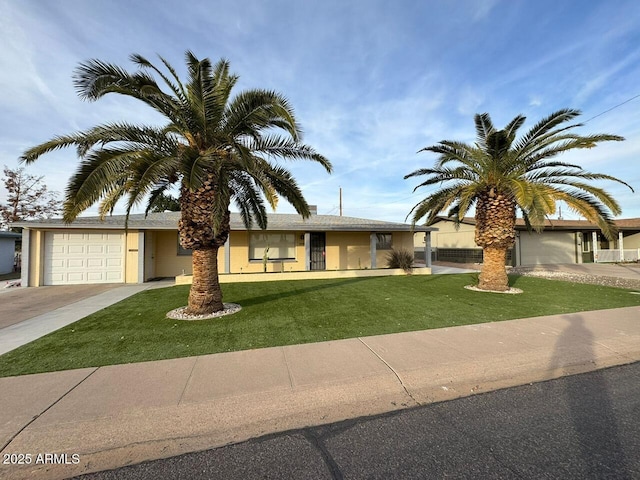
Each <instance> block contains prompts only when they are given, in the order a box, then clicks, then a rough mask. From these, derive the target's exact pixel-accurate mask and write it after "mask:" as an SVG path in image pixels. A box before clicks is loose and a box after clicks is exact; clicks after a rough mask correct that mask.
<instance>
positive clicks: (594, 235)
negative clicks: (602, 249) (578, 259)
mask: <svg viewBox="0 0 640 480" xmlns="http://www.w3.org/2000/svg"><path fill="white" fill-rule="evenodd" d="M591 240H592V243H593V263H598V232H591Z"/></svg>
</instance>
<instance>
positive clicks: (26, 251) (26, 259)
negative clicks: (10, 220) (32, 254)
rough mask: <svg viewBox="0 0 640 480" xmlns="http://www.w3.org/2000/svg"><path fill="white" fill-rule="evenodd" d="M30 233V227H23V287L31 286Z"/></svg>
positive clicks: (21, 277)
mask: <svg viewBox="0 0 640 480" xmlns="http://www.w3.org/2000/svg"><path fill="white" fill-rule="evenodd" d="M30 234H31V230H29V229H28V228H23V229H22V253H21V255H22V257H21V260H20V261H21V262H22V266H21V268H22V270H21V271H20V272H21V273H20V284H21V285H22V286H23V287H29V286H30V285H29V260H30V259H29V251H30V246H29V239H30Z"/></svg>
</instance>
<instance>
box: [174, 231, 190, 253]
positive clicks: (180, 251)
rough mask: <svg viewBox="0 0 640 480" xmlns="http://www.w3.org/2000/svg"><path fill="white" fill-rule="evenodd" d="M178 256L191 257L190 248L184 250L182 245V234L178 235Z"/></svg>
mask: <svg viewBox="0 0 640 480" xmlns="http://www.w3.org/2000/svg"><path fill="white" fill-rule="evenodd" d="M177 238H178V256H188V255H191V249H190V248H182V245H180V234H179V233H178V237H177Z"/></svg>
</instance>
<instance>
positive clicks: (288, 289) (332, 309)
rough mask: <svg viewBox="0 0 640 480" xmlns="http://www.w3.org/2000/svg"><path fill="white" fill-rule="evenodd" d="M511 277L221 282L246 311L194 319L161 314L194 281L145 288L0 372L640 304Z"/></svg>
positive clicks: (620, 294)
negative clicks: (507, 289)
mask: <svg viewBox="0 0 640 480" xmlns="http://www.w3.org/2000/svg"><path fill="white" fill-rule="evenodd" d="M511 280H512V285H513V286H516V287H518V288H521V289H523V290H524V291H525V292H524V293H523V294H521V295H502V294H492V293H479V292H473V291H469V290H465V289H464V288H463V287H464V285H469V284H471V283H473V276H472V275H470V274H468V275H434V276H407V277H402V276H401V277H377V278H353V279H338V280H298V281H282V282H261V283H236V284H225V285H223V291H224V299H225V301H226V302H234V303H239V304H240V305H242V311H240V312H239V313H236V314H234V315H230V316H226V317H221V318H218V319H213V320H203V321H193V322H187V321H176V320H169V319H167V318H165V313H166V312H168V311H169V310H172V309H174V308H177V307H180V306H182V305H185V303H186V299H187V295H188V290H189V286H176V287H169V288H162V289H155V290H147V291H144V292H142V293H139V294H137V295H135V296H133V297H130V298H128V299H126V300H123V301H122V302H119V303H117V304H115V305H113V306H111V307H108V308H105V309H104V310H101V311H99V312H97V313H95V314H93V315H90V316H88V317H86V318H84V319H82V320H80V321H78V322H76V323H74V324H72V325H69V326H67V327H65V328H62V329H60V330H58V331H56V332H53V333H51V334H49V335H47V336H45V337H43V338H41V339H38V340H36V341H34V342H32V343H30V344H28V345H24V346H23V347H20V348H18V349H16V350H14V351H11V352H9V353H7V354H5V355H2V356H0V376H10V375H22V374H27V373H37V372H48V371H56V370H67V369H71V368H81V367H91V366H102V365H112V364H118V363H130V362H141V361H146V360H159V359H165V358H176V357H186V356H191V355H204V354H209V353H218V352H228V351H234V350H246V349H252V348H263V347H271V346H277V345H291V344H299V343H307V342H319V341H325V340H334V339H342V338H351V337H359V336H368V335H380V334H385V333H394V332H405V331H412V330H423V329H430V328H441V327H450V326H456V325H467V324H474V323H483V322H491V321H499V320H509V319H514V318H524V317H533V316H539V315H551V314H559V313H569V312H578V311H584V310H597V309H606V308H616V307H626V306H633V305H640V295H633V294H630V293H629V292H630V291H629V290H624V289H619V288H612V287H603V286H597V285H584V284H576V283H567V282H560V281H552V280H544V279H540V278H532V277H514V278H512V279H511Z"/></svg>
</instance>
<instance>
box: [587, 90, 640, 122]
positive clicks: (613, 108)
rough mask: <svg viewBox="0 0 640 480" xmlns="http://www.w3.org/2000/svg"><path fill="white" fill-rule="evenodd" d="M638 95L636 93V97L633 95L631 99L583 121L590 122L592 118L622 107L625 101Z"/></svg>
mask: <svg viewBox="0 0 640 480" xmlns="http://www.w3.org/2000/svg"><path fill="white" fill-rule="evenodd" d="M638 97H640V94H638V95H636V96H634V97H631V98H630V99H628V100H625V101H624V102H622V103H619V104H618V105H616V106H615V107H611V108H610V109H608V110H605V111H604V112H602V113H599V114H597V115H594V116H593V117H591V118H590V119H589V120H585V121H584V122H582V123H587V122H590V121H591V120H593V119H594V118H598V117H599V116H600V115H604V114H605V113H609V112H610V111H611V110H615V109H616V108H618V107H621V106H622V105H624V104H625V103H629V102H630V101H632V100H635V99H636V98H638Z"/></svg>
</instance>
